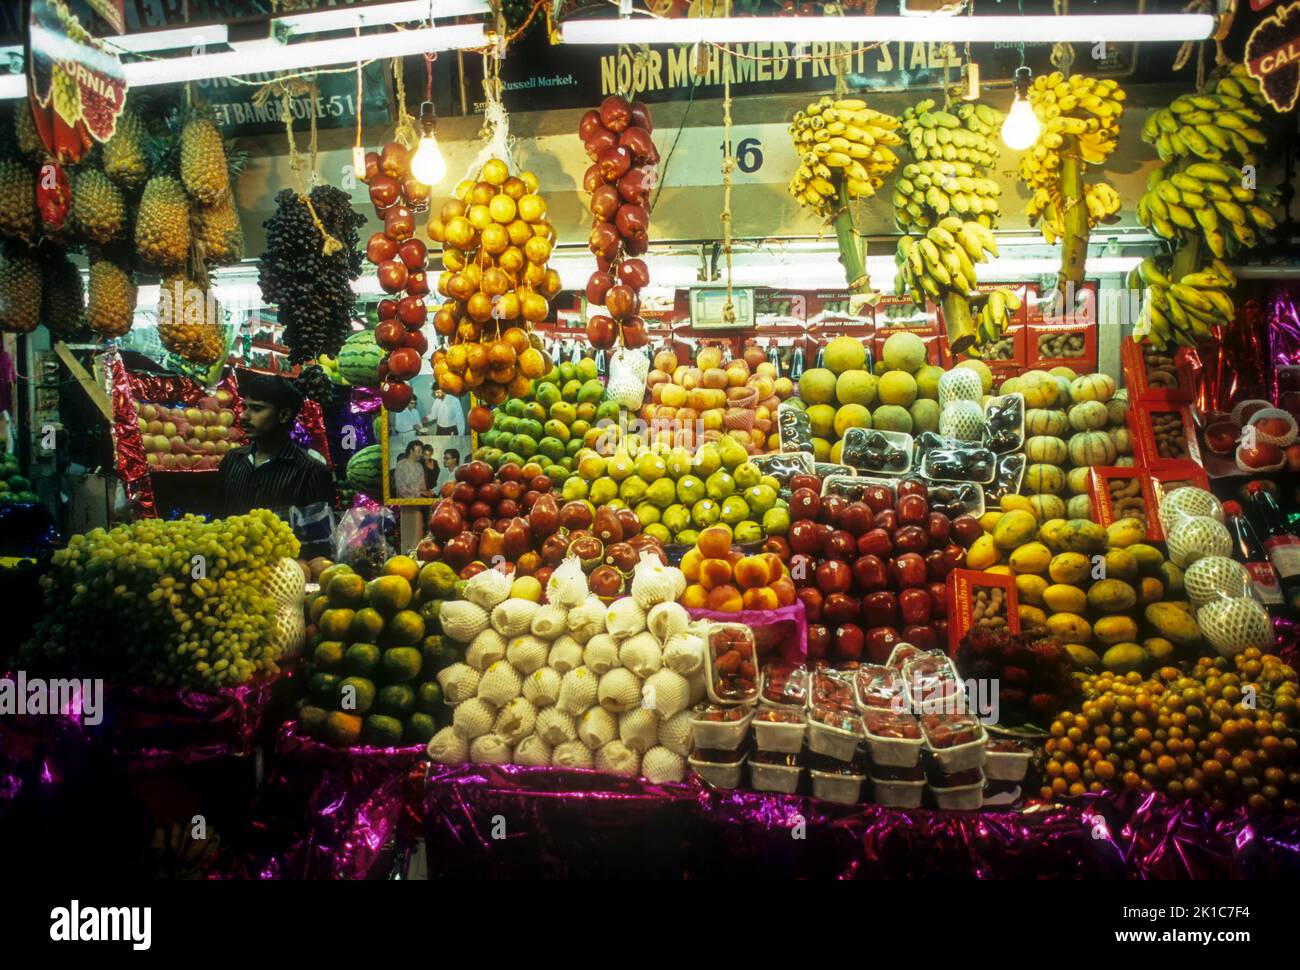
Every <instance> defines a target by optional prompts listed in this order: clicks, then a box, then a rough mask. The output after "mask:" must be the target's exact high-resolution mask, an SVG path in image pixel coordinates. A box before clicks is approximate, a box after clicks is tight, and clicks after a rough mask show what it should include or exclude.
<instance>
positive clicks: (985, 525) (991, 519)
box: [980, 510, 1002, 535]
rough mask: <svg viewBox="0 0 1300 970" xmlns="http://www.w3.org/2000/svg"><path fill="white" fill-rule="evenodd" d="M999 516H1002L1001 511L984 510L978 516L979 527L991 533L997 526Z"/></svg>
mask: <svg viewBox="0 0 1300 970" xmlns="http://www.w3.org/2000/svg"><path fill="white" fill-rule="evenodd" d="M1001 518H1002V513H1001V512H998V511H994V510H990V511H988V512H985V513H984V514H983V515H981V516H980V528H982V529H983V530H984V531H985V532H987V533H988V534H989V535H992V534H993V530H994V529H996V528H997V525H998V520H999V519H1001Z"/></svg>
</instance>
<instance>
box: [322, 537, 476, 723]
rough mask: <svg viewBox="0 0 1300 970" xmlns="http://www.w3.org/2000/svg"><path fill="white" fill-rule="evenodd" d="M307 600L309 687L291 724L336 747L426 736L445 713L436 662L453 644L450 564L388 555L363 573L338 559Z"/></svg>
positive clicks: (443, 662)
mask: <svg viewBox="0 0 1300 970" xmlns="http://www.w3.org/2000/svg"><path fill="white" fill-rule="evenodd" d="M320 580H321V582H320V585H321V591H320V592H319V593H317V594H316V595H315V596H314V597H313V598H312V599H311V600H310V601H309V602H308V603H307V618H308V620H309V621H310V623H311V627H310V628H309V632H311V647H310V657H311V662H310V663H309V665H308V696H307V697H306V698H305V699H304V700H303V701H302V703H301V704H300V705H299V708H298V725H299V728H300V729H301V730H302V731H303V733H305V734H306V735H307V736H308V737H312V738H316V739H318V740H321V741H324V742H326V743H328V744H331V745H334V746H335V747H351V746H353V745H357V744H361V745H369V746H373V747H381V748H386V747H395V746H397V745H401V744H425V743H427V742H428V740H429V739H430V738H432V737H433V736H434V733H435V732H436V731H437V729H438V727H439V726H440V724H445V723H447V721H448V719H449V717H448V713H449V712H448V711H447V708H446V707H445V706H444V705H443V703H442V699H443V698H442V688H441V687H440V686H439V684H438V682H437V680H436V679H435V677H436V675H437V674H438V673H439V671H442V670H444V669H446V668H447V667H449V666H451V665H452V664H454V663H456V662H457V661H458V660H459V659H460V657H461V651H460V650H458V649H457V648H456V647H455V645H454V644H453V643H452V642H451V641H450V640H449V639H447V638H445V637H444V636H443V635H442V627H441V624H440V621H439V617H440V615H441V611H442V610H443V609H444V608H446V606H447V605H448V604H449V603H452V602H454V596H455V591H456V583H457V577H456V573H455V572H454V571H453V570H452V569H451V567H450V566H447V565H446V564H444V563H426V564H424V565H423V566H421V565H420V564H419V563H417V562H416V561H415V560H414V559H411V558H410V557H408V556H394V557H392V558H391V559H389V560H388V561H387V562H386V563H385V564H384V567H383V571H382V574H381V575H379V576H377V577H376V578H375V579H372V580H371V581H370V582H366V581H365V580H364V579H362V577H361V576H358V575H357V574H356V573H354V572H353V571H352V569H351V568H350V567H349V566H347V565H343V564H338V565H334V566H331V567H329V568H328V569H326V570H325V571H324V572H322V573H321V577H320Z"/></svg>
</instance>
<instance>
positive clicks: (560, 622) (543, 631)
mask: <svg viewBox="0 0 1300 970" xmlns="http://www.w3.org/2000/svg"><path fill="white" fill-rule="evenodd" d="M568 629H569V611H568V610H566V609H565V608H564V607H562V606H555V605H554V604H551V603H548V604H546V605H545V606H543V607H542V608H541V609H540V610H538V611H537V612H536V613H534V614H533V622H532V626H531V630H532V633H533V636H535V637H541V638H542V639H543V640H546V641H551V640H554V639H555V638H556V637H558V636H560V635H561V634H563V633H565V632H567V631H568Z"/></svg>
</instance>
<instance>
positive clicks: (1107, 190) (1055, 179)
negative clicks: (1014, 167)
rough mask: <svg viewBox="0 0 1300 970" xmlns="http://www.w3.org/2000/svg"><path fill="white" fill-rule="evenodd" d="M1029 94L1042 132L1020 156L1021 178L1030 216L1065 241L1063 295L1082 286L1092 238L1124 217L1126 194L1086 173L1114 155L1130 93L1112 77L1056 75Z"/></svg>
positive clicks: (1049, 236) (1048, 236)
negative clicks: (1094, 232)
mask: <svg viewBox="0 0 1300 970" xmlns="http://www.w3.org/2000/svg"><path fill="white" fill-rule="evenodd" d="M1028 97H1029V104H1030V106H1031V107H1032V108H1033V112H1034V115H1035V116H1036V117H1037V118H1038V121H1039V124H1040V125H1041V126H1042V127H1041V129H1040V130H1039V133H1038V139H1037V141H1035V143H1034V144H1033V145H1032V146H1031V147H1030V148H1029V149H1028V150H1027V151H1025V153H1024V155H1023V156H1021V159H1020V169H1019V174H1020V180H1021V181H1022V182H1024V183H1025V185H1026V186H1027V187H1028V188H1029V190H1030V191H1031V192H1033V197H1032V198H1031V199H1030V200H1029V204H1028V205H1027V206H1026V207H1025V211H1026V212H1027V214H1028V215H1029V223H1030V225H1037V226H1038V228H1039V231H1040V232H1041V233H1042V234H1043V238H1044V239H1045V240H1046V241H1047V243H1048V245H1056V242H1057V240H1058V239H1059V240H1060V242H1061V270H1060V274H1059V280H1058V287H1059V291H1060V292H1061V293H1062V294H1064V293H1065V292H1066V289H1067V286H1068V285H1069V284H1073V285H1074V287H1075V288H1076V289H1080V288H1082V286H1083V279H1084V266H1085V263H1086V262H1087V258H1088V234H1089V233H1090V232H1091V231H1092V229H1093V228H1094V227H1095V226H1097V225H1098V224H1102V223H1104V224H1109V223H1113V222H1115V221H1117V220H1118V218H1119V209H1120V199H1119V193H1117V192H1116V191H1115V189H1114V188H1113V187H1112V186H1110V185H1109V184H1107V183H1106V182H1086V181H1085V180H1084V175H1085V174H1086V173H1087V167H1088V166H1089V165H1101V164H1103V163H1104V162H1105V161H1106V159H1107V158H1108V157H1109V156H1110V154H1111V152H1113V151H1114V150H1115V146H1116V144H1117V142H1118V139H1119V122H1120V117H1121V116H1122V115H1123V113H1124V99H1125V93H1124V89H1123V88H1121V87H1120V86H1119V82H1117V81H1115V80H1114V79H1112V78H1106V79H1103V80H1098V79H1096V78H1091V77H1086V76H1084V75H1080V74H1075V75H1072V76H1070V77H1068V78H1067V77H1065V76H1064V75H1063V74H1062V73H1061V72H1060V71H1053V72H1052V73H1051V74H1048V75H1041V74H1040V75H1039V76H1038V77H1036V78H1034V82H1033V84H1032V85H1031V86H1030V88H1029V91H1028Z"/></svg>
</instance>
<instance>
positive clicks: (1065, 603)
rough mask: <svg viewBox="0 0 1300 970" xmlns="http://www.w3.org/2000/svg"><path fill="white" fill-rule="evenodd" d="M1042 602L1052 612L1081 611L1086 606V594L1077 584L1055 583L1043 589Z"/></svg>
mask: <svg viewBox="0 0 1300 970" xmlns="http://www.w3.org/2000/svg"><path fill="white" fill-rule="evenodd" d="M1043 602H1044V603H1045V604H1046V605H1047V608H1048V609H1049V610H1051V611H1052V612H1053V613H1082V612H1083V611H1084V610H1086V609H1087V608H1088V596H1087V594H1086V593H1084V591H1083V590H1081V589H1079V588H1078V587H1077V586H1070V585H1068V584H1067V583H1055V584H1054V585H1052V586H1049V587H1047V589H1045V590H1043Z"/></svg>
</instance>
